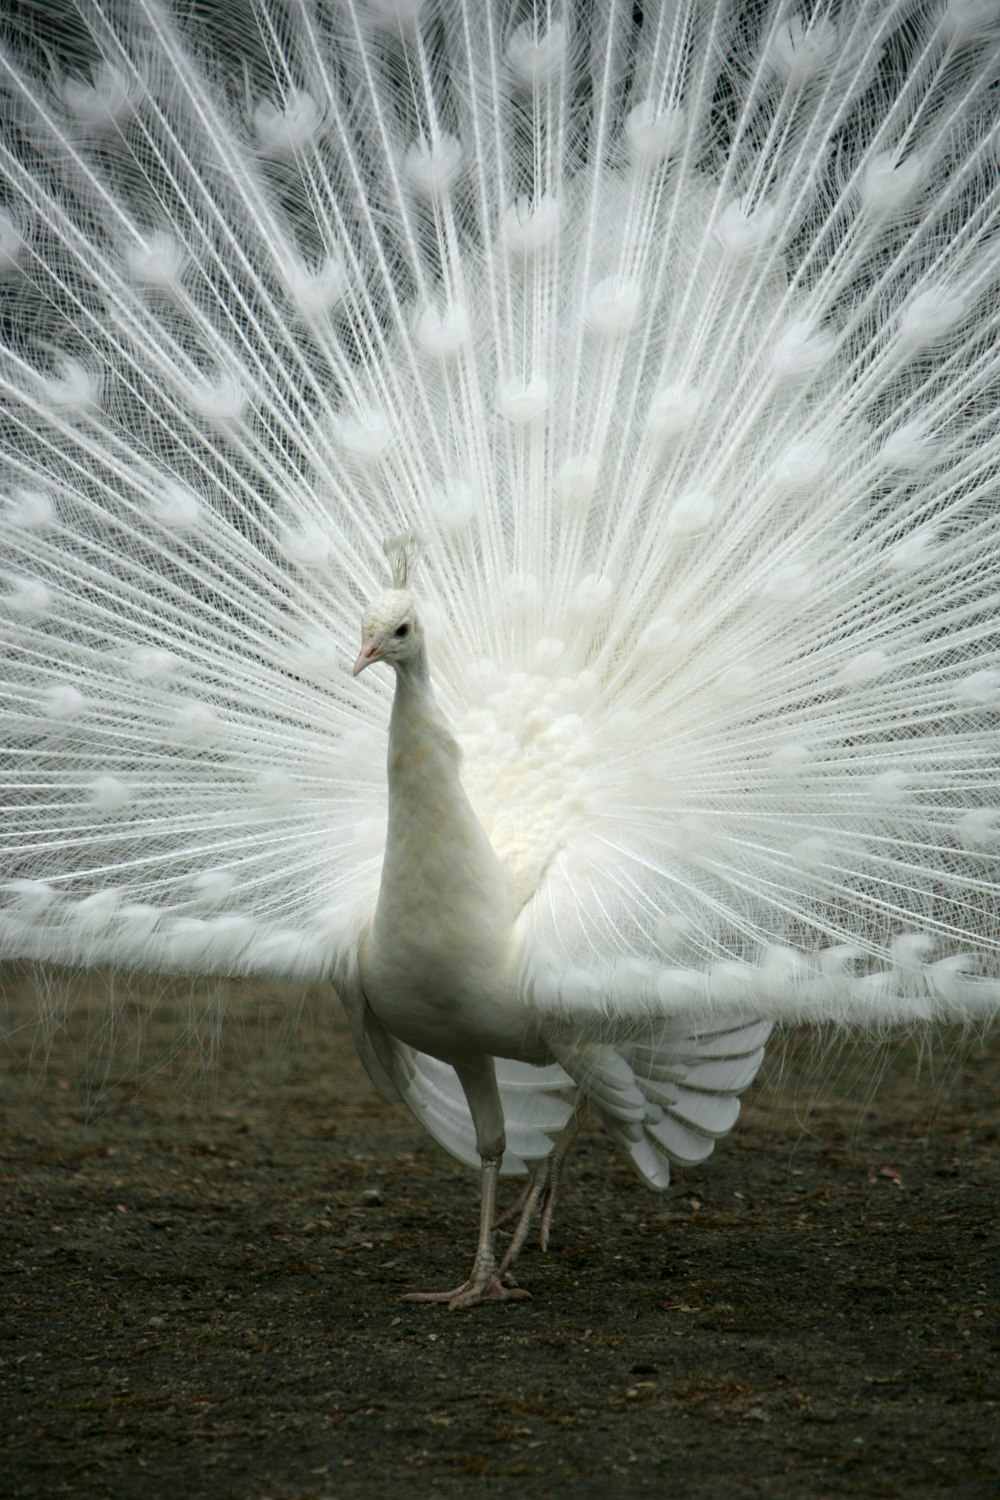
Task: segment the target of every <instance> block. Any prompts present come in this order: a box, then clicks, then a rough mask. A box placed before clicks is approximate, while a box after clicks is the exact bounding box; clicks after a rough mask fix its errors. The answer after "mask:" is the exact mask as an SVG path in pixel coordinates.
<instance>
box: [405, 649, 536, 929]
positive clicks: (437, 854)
mask: <svg viewBox="0 0 1000 1500" xmlns="http://www.w3.org/2000/svg"><path fill="white" fill-rule="evenodd" d="M461 761H462V755H461V751H460V750H459V747H458V745H457V743H456V741H455V739H454V736H453V735H452V733H451V730H450V728H449V726H448V724H447V721H446V720H445V718H444V716H443V714H442V713H441V711H440V709H439V708H438V705H437V701H436V699H435V697H434V692H433V689H432V688H431V683H430V673H429V671H428V667H427V657H426V654H425V652H424V651H423V649H421V650H420V651H419V652H418V653H417V654H415V655H414V656H412V657H410V658H409V659H408V660H407V661H406V662H404V663H402V664H401V665H400V666H399V667H397V669H396V694H395V698H394V700H393V706H392V718H391V720H390V724H389V754H388V781H389V825H388V832H387V837H386V849H385V860H384V864H383V870H382V887H381V891H380V894H379V904H378V911H377V915H376V924H377V925H380V924H382V923H383V922H385V921H392V920H396V919H397V918H399V919H402V918H403V917H404V916H405V915H406V914H407V911H408V910H412V905H413V903H414V902H416V901H417V900H420V899H422V898H423V897H425V896H426V895H427V890H426V889H425V890H423V891H421V892H420V896H419V897H418V895H417V888H418V887H419V886H421V885H422V884H424V883H429V889H431V890H433V892H434V893H435V896H436V904H437V907H438V910H440V911H441V912H442V913H444V912H450V914H451V915H450V921H451V922H452V923H453V924H454V923H456V922H457V923H462V922H465V923H471V924H472V930H473V931H480V932H481V931H482V930H483V928H484V927H492V926H493V925H494V924H496V923H497V922H498V921H499V922H500V924H501V925H502V926H504V927H509V926H510V924H512V922H513V915H514V913H513V904H512V899H511V893H510V889H509V884H508V880H507V876H506V873H505V871H504V869H503V867H502V866H501V864H500V862H499V860H498V859H497V856H496V854H495V853H494V850H493V847H492V845H491V844H490V841H489V839H488V837H487V835H486V833H485V831H484V829H483V827H482V824H481V823H480V822H479V819H478V818H477V817H476V814H475V813H474V811H473V809H472V805H471V803H470V802H469V799H468V797H467V796H466V794H465V789H464V787H463V786H462V779H461V775H460V768H461ZM428 936H429V938H430V939H433V932H432V933H430V934H429V935H428ZM448 941H449V942H451V941H453V935H451V936H449V938H448Z"/></svg>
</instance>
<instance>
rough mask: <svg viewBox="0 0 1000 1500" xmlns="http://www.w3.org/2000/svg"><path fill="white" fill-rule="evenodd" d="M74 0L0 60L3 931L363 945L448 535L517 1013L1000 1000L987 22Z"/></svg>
mask: <svg viewBox="0 0 1000 1500" xmlns="http://www.w3.org/2000/svg"><path fill="white" fill-rule="evenodd" d="M53 14H54V17H55V19H54V20H53V19H52V18H51V17H50V18H49V20H46V19H45V18H44V17H42V16H38V17H36V19H35V24H36V26H37V28H38V31H37V34H36V35H34V36H28V35H25V34H23V33H18V32H17V31H16V30H15V29H14V28H13V26H12V27H11V28H10V29H9V32H8V35H7V36H6V38H5V41H4V44H3V51H2V54H0V88H2V109H3V112H4V120H5V125H6V127H7V128H5V130H4V132H3V133H2V135H0V158H2V163H0V164H2V169H3V173H4V177H5V180H6V184H7V186H6V189H5V197H4V199H3V204H2V211H0V275H2V280H0V298H2V300H3V313H2V320H0V333H2V341H3V348H2V352H0V438H2V448H3V471H2V481H3V493H4V496H5V501H4V504H5V510H4V515H3V522H2V528H3V529H2V536H0V547H2V554H3V556H2V575H3V576H2V583H0V622H2V625H0V628H2V630H3V633H4V652H3V664H2V666H0V678H2V682H0V691H2V693H3V709H4V726H5V736H4V738H5V749H4V781H5V792H4V796H5V803H6V806H5V811H4V819H3V826H2V831H0V840H2V848H3V870H2V875H3V890H2V893H0V896H2V904H0V952H2V953H3V954H6V955H20V956H27V957H35V958H47V959H57V960H64V961H69V962H84V963H92V962H105V961H106V962H113V963H117V964H127V965H142V966H145V967H154V968H156V967H160V968H169V969H187V970H191V971H225V972H234V973H250V972H277V973H281V974H287V975H297V976H302V977H303V978H305V977H316V976H322V975H330V976H332V977H334V979H335V980H336V981H337V982H338V983H339V984H340V985H341V986H342V987H343V988H344V989H345V990H350V988H351V986H352V985H354V984H356V982H357V965H358V956H359V951H360V950H361V943H362V937H363V934H364V933H365V932H366V931H367V930H368V927H369V924H370V923H371V920H372V915H373V912H374V910H375V903H376V898H377V893H378V889H379V879H380V870H381V867H382V859H383V853H384V851H385V848H386V821H385V820H386V812H385V809H386V791H385V770H384V764H385V747H386V730H387V724H388V718H389V702H388V688H389V684H388V681H386V680H383V681H381V682H378V681H376V680H375V675H376V674H372V673H369V674H367V675H366V676H365V678H364V679H362V680H360V681H358V682H354V681H352V679H351V677H350V675H349V666H350V660H351V657H352V655H353V652H354V650H355V649H356V639H357V619H358V614H359V605H360V602H361V601H362V600H363V599H364V598H368V597H370V596H371V595H372V594H373V593H375V592H377V590H378V589H379V587H380V586H381V582H382V578H381V564H380V556H381V554H380V544H381V542H382V539H383V537H384V536H386V535H388V534H390V533H394V532H397V531H399V530H401V529H404V528H406V527H412V526H415V527H417V528H418V529H420V530H421V531H423V532H424V533H425V534H426V535H427V537H428V547H427V555H426V559H425V563H424V565H423V571H422V575H421V580H420V595H421V599H422V601H423V604H424V615H425V620H426V624H427V627H428V636H429V641H430V661H431V669H432V675H433V680H434V684H435V688H436V691H437V694H438V698H439V701H440V702H441V705H442V709H443V711H444V714H445V717H446V719H447V721H448V723H449V724H450V726H451V728H452V730H453V731H454V733H455V735H456V737H457V739H458V741H459V743H460V745H461V747H462V750H463V753H464V763H463V767H462V773H461V774H462V782H463V785H464V788H465V791H466V793H467V794H468V797H469V799H470V801H471V804H472V807H473V808H474V809H475V813H476V816H477V818H478V820H479V823H480V824H481V825H482V829H484V830H485V833H486V835H487V837H488V839H489V843H490V846H491V848H492V850H493V851H494V852H495V856H496V860H497V861H498V862H499V863H498V864H497V865H496V869H497V870H499V869H500V868H501V867H502V868H503V870H504V872H505V875H504V884H505V897H504V899H506V900H507V901H509V903H510V906H511V909H512V911H514V912H516V913H518V915H517V925H516V943H517V947H516V955H515V962H516V984H515V993H516V997H517V1003H518V1005H519V1006H520V1007H522V1010H521V1020H520V1023H519V1024H521V1025H522V1026H524V1025H525V1024H526V1023H525V1020H524V1017H525V1015H528V1014H530V1015H531V1016H533V1017H535V1018H542V1019H544V1021H545V1023H546V1025H547V1026H550V1027H551V1026H556V1025H557V1024H562V1023H571V1024H572V1026H573V1027H575V1028H577V1031H576V1033H575V1034H577V1035H578V1036H579V1035H581V1034H582V1035H583V1036H584V1037H586V1038H588V1039H589V1041H591V1042H595V1043H596V1041H598V1040H599V1039H600V1037H601V1036H602V1035H603V1034H604V1033H605V1032H607V1031H608V1029H609V1028H611V1029H614V1028H615V1027H617V1028H619V1029H621V1028H622V1027H627V1026H628V1025H629V1024H631V1023H632V1022H633V1021H635V1020H637V1019H642V1018H647V1019H648V1018H651V1017H652V1018H664V1017H666V1018H669V1017H671V1016H673V1015H677V1016H679V1017H682V1018H683V1017H687V1018H693V1020H690V1019H689V1020H688V1021H687V1022H685V1021H683V1020H682V1021H680V1022H678V1025H679V1026H680V1028H681V1029H680V1032H679V1033H678V1035H680V1036H684V1035H686V1034H687V1032H686V1031H685V1026H686V1027H687V1029H688V1030H690V1028H691V1025H698V1026H701V1027H702V1028H704V1029H708V1030H711V1029H712V1028H713V1027H719V1028H722V1029H723V1031H724V1029H725V1026H727V1025H730V1024H732V1025H735V1024H736V1021H735V1020H733V1021H732V1022H730V1021H729V1018H730V1017H734V1018H742V1020H743V1021H745V1022H746V1023H747V1025H748V1026H749V1027H752V1025H753V1024H754V1022H755V1021H756V1020H757V1019H758V1018H763V1017H779V1016H785V1017H791V1018H798V1019H816V1020H820V1019H830V1018H832V1019H835V1020H845V1021H847V1020H850V1021H854V1020H858V1019H861V1020H865V1021H868V1022H870V1023H875V1024H880V1023H883V1022H884V1023H891V1022H894V1021H902V1020H908V1019H911V1018H914V1017H925V1016H934V1015H957V1016H966V1015H982V1014H984V1013H989V1012H991V1011H995V1009H996V1008H997V1006H998V1003H1000V977H998V976H1000V940H998V933H997V909H998V902H997V881H996V858H997V852H998V847H1000V811H998V809H1000V793H998V790H997V786H996V767H997V749H998V740H997V722H998V720H997V713H998V705H1000V651H998V629H997V604H998V599H1000V589H998V555H1000V553H998V531H997V483H998V471H1000V434H998V421H997V412H998V392H1000V359H998V356H997V352H996V351H997V345H998V336H1000V303H998V256H997V248H996V247H997V229H998V220H1000V187H998V178H997V171H996V163H997V159H998V150H1000V125H998V120H1000V114H998V111H997V108H996V103H997V100H996V77H997V64H998V57H1000V26H998V23H997V20H996V17H995V12H994V8H993V7H992V6H990V5H983V4H976V3H975V0H950V3H946V4H942V5H940V6H938V7H927V6H917V5H909V4H907V3H901V4H878V5H868V4H861V3H857V4H854V3H851V4H845V5H841V6H837V7H834V6H826V5H823V4H815V5H809V6H800V5H798V4H782V3H775V4H761V5H760V6H754V7H750V8H747V7H744V6H739V5H733V6H729V5H725V4H723V5H709V4H706V3H690V4H677V5H673V4H664V5H656V4H650V5H644V6H643V7H642V15H641V23H640V22H637V20H636V19H635V15H634V8H633V7H632V5H631V4H608V5H596V6H595V7H594V8H593V14H592V16H591V17H590V22H589V26H587V27H585V26H584V24H583V22H582V21H581V20H580V17H579V15H578V14H577V12H576V11H574V12H573V13H572V14H569V13H567V14H566V15H565V16H563V17H561V18H560V17H558V16H557V17H555V18H554V19H552V20H550V21H549V20H542V19H541V18H539V19H537V20H536V19H533V17H532V15H531V13H530V8H528V7H525V8H524V9H523V13H522V11H521V10H518V11H517V13H516V15H515V14H511V15H508V13H507V11H506V8H501V7H497V6H488V5H485V4H479V3H473V0H468V3H465V4H462V3H460V0H427V3H425V4H420V3H417V0H415V3H413V4H402V3H397V4H393V3H390V0H379V3H374V0H373V3H371V4H365V3H363V0H358V3H357V4H348V3H342V4H335V5H333V6H331V7H328V8H323V9H320V8H317V9H316V10H315V11H314V10H313V8H312V7H311V6H309V5H305V4H303V5H302V6H297V5H296V6H290V7H284V6H282V7H277V6H276V7H274V8H273V9H270V8H268V7H261V8H259V9H255V10H254V11H253V12H252V13H251V12H250V11H249V10H248V12H247V17H246V25H245V26H244V27H242V28H240V27H233V26H232V24H231V15H232V12H231V7H228V6H226V7H221V8H220V10H219V12H218V13H217V14H216V13H215V12H213V11H212V10H211V8H208V9H206V11H205V14H204V15H203V16H202V15H199V17H198V19H197V20H195V19H192V18H188V17H187V15H186V12H184V11H183V10H180V11H179V12H178V14H176V15H174V14H173V13H172V12H171V10H170V8H169V7H166V6H160V5H158V4H155V3H146V0H142V3H134V0H133V3H129V4H121V5H116V4H109V5H104V4H93V5H90V4H88V5H85V6H82V7H81V8H80V12H79V15H78V16H77V15H76V13H75V11H74V10H73V9H72V8H71V7H67V8H66V10H65V14H62V13H59V12H58V11H56V12H54V13H53ZM46 26H48V28H49V29H47V30H46V29H45V28H46ZM397 711H401V710H399V709H397ZM444 743H445V742H444V741H443V740H442V741H441V744H435V746H434V747H433V748H432V750H431V751H430V753H432V754H434V755H443V756H450V753H451V752H450V751H449V750H447V749H445V748H443V746H444ZM453 812H454V810H453ZM426 815H427V817H428V819H429V821H430V823H431V831H430V834H429V836H428V838H427V839H424V838H423V836H422V835H421V837H420V839H419V840H418V844H419V847H418V848H415V849H411V850H410V851H409V853H408V855H407V858H408V859H409V860H410V861H411V862H412V863H413V865H414V868H415V869H417V870H418V871H419V881H420V895H421V899H424V898H426V895H427V887H428V886H430V885H431V883H432V882H433V881H434V880H435V878H436V877H435V875H434V872H433V870H432V869H431V868H430V866H431V862H432V861H433V860H434V859H436V858H437V856H438V853H439V852H440V851H439V850H437V849H436V847H435V844H434V833H433V830H434V828H436V827H439V826H443V825H439V824H438V823H437V822H436V821H435V819H434V817H433V815H432V814H431V812H430V810H426ZM454 815H455V816H457V814H454ZM448 826H449V828H450V827H451V824H448ZM472 826H473V827H478V825H476V824H474V825H472ZM411 833H412V830H411ZM397 836H398V837H399V838H400V839H402V838H404V837H409V836H410V835H409V834H404V833H398V834H397V832H396V830H395V829H394V824H393V821H392V818H391V816H390V824H389V837H390V846H389V847H390V848H391V847H392V846H393V841H394V840H395V839H396V838H397ZM455 836H456V838H461V837H465V836H466V831H465V830H462V829H456V832H455ZM468 836H469V837H472V838H475V837H478V836H479V835H478V834H475V833H470V834H469V835H468ZM459 868H460V867H456V870H455V871H453V872H452V873H453V874H454V873H456V871H457V870H458V869H459ZM458 886H459V887H460V886H461V881H460V880H458ZM410 894H412V893H411V892H405V893H404V896H407V897H408V896H409V895H410ZM401 899H403V898H401ZM383 900H384V902H385V903H387V905H386V910H387V911H388V910H389V905H390V904H391V893H390V892H385V891H383ZM415 910H416V908H413V909H411V912H410V916H411V917H412V916H413V913H414V911H415ZM449 920H451V921H454V922H455V923H456V925H457V927H459V928H460V927H461V925H462V923H461V917H460V911H459V908H458V907H457V906H456V907H455V908H454V909H453V910H452V911H451V915H450V918H449ZM394 926H395V927H396V929H397V931H399V930H400V923H399V922H398V921H396V920H395V918H394ZM480 936H481V938H482V941H483V943H484V944H485V942H486V937H488V934H482V933H481V934H480ZM484 951H485V949H484ZM365 961H366V962H368V963H370V964H371V965H373V966H374V967H376V968H379V970H380V972H383V973H384V974H386V975H388V968H387V965H388V963H389V960H387V958H386V956H385V954H384V953H383V952H382V951H381V950H380V949H379V948H378V945H377V944H376V946H375V947H374V949H373V950H372V951H371V952H370V953H369V956H368V958H367V960H365ZM413 961H414V954H413V953H412V952H410V951H409V950H408V951H407V954H406V955H405V957H404V956H402V955H401V954H397V955H396V956H395V959H394V962H396V963H397V964H398V966H399V973H402V972H404V970H405V971H406V972H410V970H411V964H412V962H413ZM362 967H363V966H362ZM386 983H387V985H388V987H389V988H390V989H391V988H392V986H393V985H394V984H395V983H396V981H395V979H393V980H391V981H390V980H389V979H388V978H387V979H386ZM431 988H432V986H431V987H428V990H427V993H428V995H430V989H431ZM422 1003H423V1002H422ZM426 1005H427V1006H432V1000H430V999H428V1000H427V1002H426ZM428 1024H430V1023H429V1022H428ZM532 1024H534V1022H532ZM657 1024H659V1019H658V1021H657ZM580 1028H583V1031H582V1033H581V1032H580ZM668 1030H669V1028H668ZM400 1034H401V1035H405V1031H404V1029H403V1027H402V1023H401V1025H400ZM749 1034H750V1033H748V1035H749ZM484 1045H487V1042H486V1041H485V1040H484ZM623 1045H624V1043H623ZM753 1050H754V1048H753V1047H752V1046H751V1045H750V1044H749V1043H748V1044H747V1048H746V1051H747V1052H748V1053H751V1052H752V1051H753ZM442 1128H444V1127H442Z"/></svg>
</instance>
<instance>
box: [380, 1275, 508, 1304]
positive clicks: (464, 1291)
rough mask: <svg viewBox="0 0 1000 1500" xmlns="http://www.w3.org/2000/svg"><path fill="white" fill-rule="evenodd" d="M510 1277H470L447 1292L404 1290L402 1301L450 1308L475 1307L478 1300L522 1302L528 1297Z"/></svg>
mask: <svg viewBox="0 0 1000 1500" xmlns="http://www.w3.org/2000/svg"><path fill="white" fill-rule="evenodd" d="M530 1296H531V1293H530V1292H526V1291H525V1289H524V1287H523V1286H518V1285H517V1283H516V1282H515V1281H514V1279H513V1278H512V1277H508V1276H502V1275H500V1274H497V1273H494V1275H493V1276H491V1277H489V1278H488V1279H487V1280H486V1281H481V1280H479V1279H478V1278H477V1279H471V1280H469V1281H465V1282H463V1283H462V1285H461V1286H456V1287H452V1289H451V1291H449V1292H405V1293H404V1294H403V1301H404V1302H446V1303H447V1304H448V1307H449V1308H451V1309H455V1308H459V1307H476V1306H478V1304H479V1303H480V1302H522V1301H524V1300H525V1299H527V1298H530Z"/></svg>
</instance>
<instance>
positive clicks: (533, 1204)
mask: <svg viewBox="0 0 1000 1500" xmlns="http://www.w3.org/2000/svg"><path fill="white" fill-rule="evenodd" d="M579 1129H580V1112H579V1108H577V1109H575V1110H574V1111H573V1113H572V1115H571V1116H570V1118H569V1120H568V1121H567V1122H566V1124H565V1125H564V1126H563V1128H562V1130H561V1131H560V1132H559V1135H558V1136H557V1137H556V1141H555V1144H554V1145H553V1147H552V1150H551V1151H550V1152H549V1154H548V1156H547V1157H546V1158H545V1160H544V1161H542V1162H539V1164H538V1166H537V1168H536V1169H535V1174H534V1176H533V1177H532V1179H531V1184H530V1186H529V1188H528V1190H527V1192H525V1193H522V1195H521V1197H520V1199H519V1200H518V1202H517V1204H515V1207H514V1211H515V1212H517V1210H518V1209H520V1218H519V1219H518V1221H517V1227H516V1228H515V1230H514V1233H513V1236H512V1237H511V1242H510V1244H509V1245H508V1246H507V1250H506V1253H505V1255H504V1258H503V1260H502V1261H501V1262H500V1274H501V1276H502V1275H503V1274H504V1272H505V1271H507V1270H509V1268H510V1267H511V1266H512V1265H513V1264H514V1261H515V1260H516V1259H517V1257H518V1256H519V1255H520V1253H521V1250H522V1248H523V1246H524V1242H525V1240H526V1239H527V1238H528V1231H529V1230H530V1229H531V1226H532V1223H533V1222H534V1219H535V1215H536V1214H537V1213H538V1211H539V1208H540V1209H541V1215H542V1216H541V1220H540V1222H539V1226H538V1242H539V1244H540V1245H541V1247H542V1250H543V1251H544V1250H547V1249H548V1248H549V1230H550V1228H551V1227H552V1216H553V1214H554V1212H555V1207H556V1198H557V1196H558V1193H559V1177H560V1174H561V1172H562V1169H563V1163H564V1162H565V1160H566V1155H567V1153H568V1151H569V1148H570V1146H571V1145H572V1144H573V1142H574V1140H575V1139H576V1135H577V1132H578V1130H579Z"/></svg>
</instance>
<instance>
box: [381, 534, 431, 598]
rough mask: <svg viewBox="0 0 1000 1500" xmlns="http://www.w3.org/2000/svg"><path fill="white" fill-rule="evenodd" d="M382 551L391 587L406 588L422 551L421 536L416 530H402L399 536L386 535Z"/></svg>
mask: <svg viewBox="0 0 1000 1500" xmlns="http://www.w3.org/2000/svg"><path fill="white" fill-rule="evenodd" d="M382 551H383V552H384V553H385V555H386V558H387V560H388V563H389V572H390V575H391V579H392V587H393V588H394V589H408V588H409V587H410V584H411V582H412V580H413V573H414V570H415V568H416V566H417V563H418V562H419V560H420V556H421V553H422V552H423V538H422V537H421V536H420V535H419V533H418V532H416V531H404V532H402V533H401V534H400V535H399V536H390V537H387V538H386V540H385V541H384V542H383V543H382Z"/></svg>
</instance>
